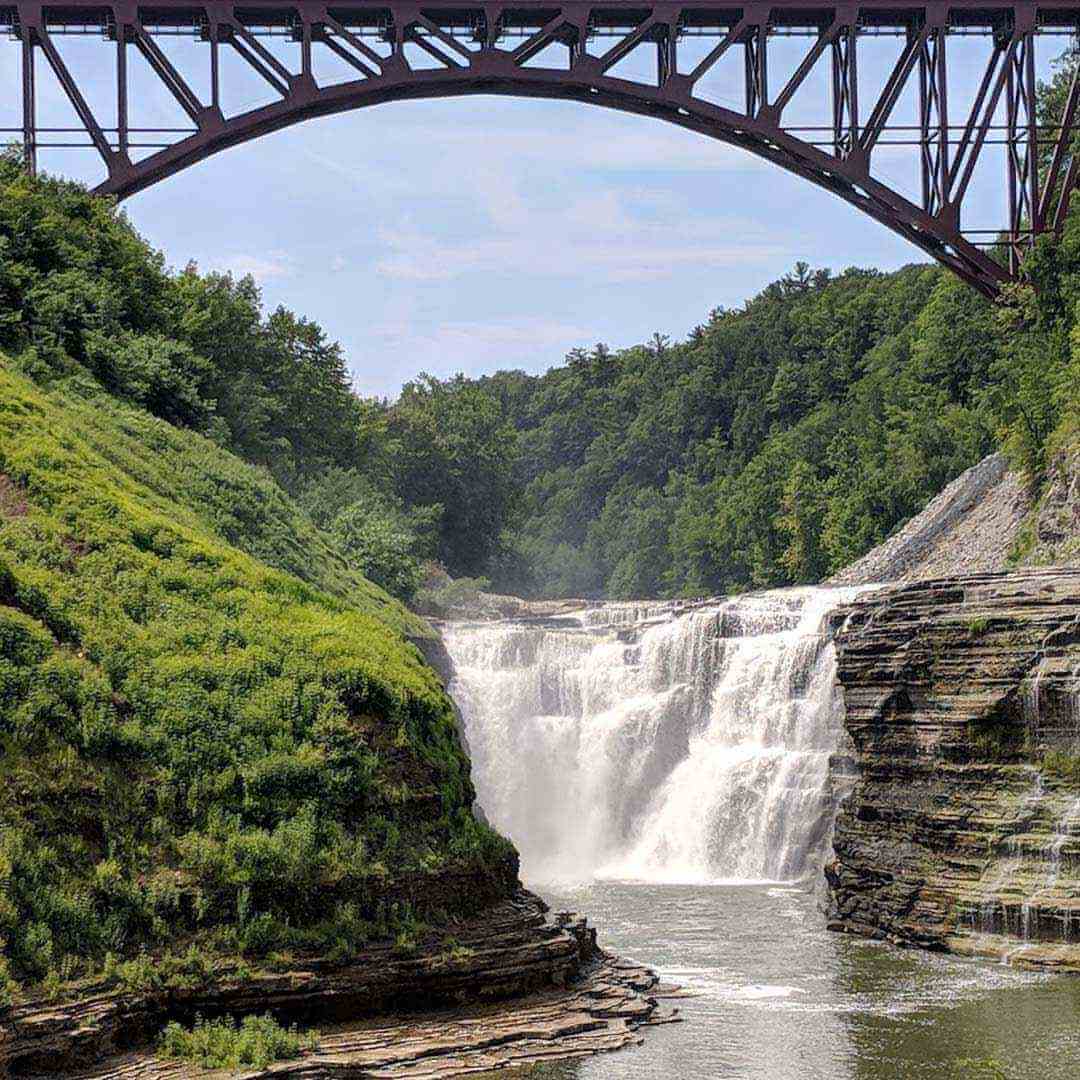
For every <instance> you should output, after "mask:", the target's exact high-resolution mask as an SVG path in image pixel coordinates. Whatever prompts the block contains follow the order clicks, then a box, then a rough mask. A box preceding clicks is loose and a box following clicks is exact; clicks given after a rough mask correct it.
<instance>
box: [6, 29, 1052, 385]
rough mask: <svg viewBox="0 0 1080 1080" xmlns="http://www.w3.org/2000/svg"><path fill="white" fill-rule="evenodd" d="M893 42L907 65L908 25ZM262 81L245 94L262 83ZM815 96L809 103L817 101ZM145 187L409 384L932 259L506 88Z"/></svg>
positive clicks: (71, 42) (983, 181)
mask: <svg viewBox="0 0 1080 1080" xmlns="http://www.w3.org/2000/svg"><path fill="white" fill-rule="evenodd" d="M63 47H64V49H65V50H66V52H65V57H66V58H67V59H68V62H69V63H70V64H71V66H72V67H73V68H78V66H79V64H80V63H82V64H84V65H88V66H87V68H86V70H87V71H88V72H90V74H88V75H87V76H86V78H85V82H86V84H87V85H88V86H89V87H90V93H89V95H88V96H90V98H91V103H92V105H95V106H98V102H100V105H99V108H100V109H101V111H102V113H103V114H105V115H107V109H108V108H109V107H111V106H110V102H111V99H110V95H109V91H108V88H109V85H110V82H111V75H110V74H109V73H107V72H106V73H102V72H98V71H97V70H96V69H94V67H93V65H94V64H95V63H97V62H98V58H100V56H101V55H102V54H101V52H100V51H94V50H95V49H96V50H101V47H102V46H101V43H100V42H93V41H90V42H86V41H85V39H67V40H66V41H65V42H64V45H63ZM792 47H793V48H803V47H805V43H798V42H796V43H794V44H793V46H792ZM871 47H880V48H881V49H882V50H883V58H882V63H881V65H880V67H881V70H882V72H883V73H885V72H887V70H888V68H887V66H886V64H887V62H888V58H887V56H885V55H884V53H885V52H887V51H888V50H889V49H891V48H894V46H893V45H892V43H891V42H888V41H886V42H883V43H882V44H881V45H880V46H877V45H876V44H874V45H872V46H871ZM978 47H979V46H978V44H975V45H968V44H967V43H965V42H963V41H961V42H960V43H959V44H958V50H959V51H957V52H955V53H953V54H952V55H953V57H954V69H955V72H956V79H957V80H958V82H959V84H960V90H959V91H958V92H959V93H960V94H961V97H962V93H963V86H964V85H965V84H968V85H973V84H974V80H975V79H976V78H977V75H978V74H979V73H980V70H981V69H980V66H979V62H978V58H977V54H976V52H975V51H972V53H971V57H972V58H971V61H970V63H968V64H966V65H965V63H964V62H963V59H962V58H963V56H964V54H963V51H962V50H963V49H964V48H969V49H972V50H975V49H977V48H978ZM130 51H131V52H134V50H130ZM1057 51H1060V50H1059V49H1058V48H1057V47H1056V45H1055V46H1054V47H1047V48H1044V49H1043V50H1042V52H1043V54H1044V56H1045V57H1046V58H1048V57H1049V56H1051V55H1054V54H1055V53H1056V52H1057ZM792 58H793V59H792V64H794V63H795V62H797V54H796V53H794V52H793V53H792ZM175 59H176V58H175V56H174V60H175ZM16 61H17V50H16V49H15V48H14V47H10V48H6V49H0V101H3V100H4V91H5V89H6V87H5V86H4V84H3V80H4V79H7V80H8V81H9V82H10V81H12V80H13V79H14V78H15V76H16V74H17V66H16ZM860 63H861V64H862V66H863V68H864V69H865V70H867V71H872V69H873V67H874V65H873V64H871V63H865V62H863V60H862V57H860ZM1043 66H1044V68H1045V61H1044V64H1043ZM775 70H776V69H775V68H774V71H775ZM870 77H872V76H870ZM40 78H41V83H42V87H41V98H42V105H41V108H42V113H43V119H42V122H53V123H56V124H57V125H61V124H66V123H69V122H70V120H69V118H68V116H69V114H67V113H66V112H65V107H64V106H63V105H62V104H61V103H60V102H59V99H58V94H57V93H56V92H55V90H54V89H52V88H51V87H50V84H49V79H50V78H51V76H49V75H47V74H43V75H41V76H40ZM774 78H777V76H776V75H774ZM868 89H872V88H868ZM250 93H251V94H252V95H256V97H253V98H252V101H251V102H238V103H237V109H238V110H239V108H240V107H242V106H244V105H250V104H251V103H254V100H257V95H258V94H259V93H261V90H260V89H259V87H257V86H256V87H253V88H251V91H250ZM95 94H96V96H97V100H95ZM721 97H722V95H718V100H719V99H721ZM812 97H816V98H819V99H820V102H821V103H824V104H825V106H827V100H828V99H827V97H825V95H823V94H816V93H815V94H813V95H812ZM812 97H811V96H809V95H808V96H807V98H806V103H805V106H804V109H805V110H807V111H805V112H804V113H803V114H799V113H798V112H797V111H795V112H794V114H793V115H794V117H795V118H796V119H801V118H802V117H805V121H806V122H812V121H813V120H814V118H813V117H812V116H811V115H810V110H813V109H814V108H816V105H815V104H814V101H813V100H812ZM13 100H14V99H13V96H7V97H6V101H7V106H6V108H7V112H6V113H5V112H4V107H3V106H0V126H9V125H11V124H13V123H14V122H15V118H14V116H13V115H12V109H13V105H12V102H13ZM797 103H798V98H797V99H796V101H795V102H793V105H797ZM139 107H140V108H141V109H142V110H143V117H142V120H141V122H143V123H145V124H147V125H148V126H149V125H150V124H161V125H165V124H168V123H172V122H175V116H174V115H173V114H172V113H171V112H170V110H169V104H168V100H167V99H166V98H164V97H163V96H162V95H161V93H160V91H159V90H158V89H157V88H154V89H153V90H150V89H147V91H146V92H145V93H144V94H143V95H142V96H141V98H140V102H139ZM905 108H906V109H907V110H908V111H911V110H913V108H914V105H913V103H912V102H908V103H907V104H906V105H905V103H903V102H902V103H901V105H900V106H898V113H897V116H898V117H902V116H903V115H904V110H905ZM785 119H786V120H788V122H789V123H790V122H792V115H786V116H785ZM109 122H111V121H109ZM901 154H902V152H901V151H894V150H891V149H888V148H886V149H884V150H883V151H880V152H879V166H880V168H881V170H882V171H883V172H884V173H886V174H887V175H888V174H889V173H890V172H891V175H892V176H893V177H894V178H895V179H896V182H897V183H898V184H899V185H901V186H905V187H910V185H911V183H912V182H913V173H911V171H910V170H909V169H907V167H906V166H904V165H903V158H902V156H901ZM61 155H63V156H61ZM43 164H44V167H46V168H48V169H49V170H51V171H62V172H65V173H67V174H69V175H74V176H76V177H80V178H85V179H88V180H89V179H92V178H93V167H94V161H93V158H92V156H91V155H89V154H83V153H81V152H78V153H73V152H70V151H67V152H65V151H55V152H53V153H52V154H51V155H47V156H43ZM995 165H996V168H994V166H995ZM980 168H981V172H982V173H984V174H985V175H979V174H977V178H976V193H977V194H978V196H979V201H978V203H977V211H978V210H981V209H982V207H983V205H984V204H985V205H986V206H989V204H990V199H991V198H992V197H993V198H996V197H997V194H998V191H999V190H1000V182H999V181H1000V177H1001V173H1000V163H999V161H998V159H988V161H987V163H986V165H985V167H980ZM125 208H126V211H127V213H128V215H129V216H130V218H131V220H132V221H133V223H134V224H135V225H136V226H137V228H138V229H139V230H140V231H141V232H142V233H143V234H144V235H145V236H146V237H147V238H148V239H149V240H150V241H151V242H152V243H153V244H155V245H156V246H158V247H160V248H161V249H162V250H164V252H165V253H166V256H167V258H168V259H169V261H170V263H172V264H173V265H175V266H177V267H179V266H183V265H184V264H185V263H186V262H188V261H189V260H193V261H194V262H196V263H198V265H199V266H200V267H201V268H203V269H205V270H210V269H219V270H231V271H234V272H236V273H252V274H253V275H254V276H255V277H256V278H257V279H258V281H259V282H260V284H261V286H262V289H263V293H264V297H265V299H266V302H267V304H268V305H275V304H277V303H284V304H287V305H288V306H290V307H291V308H293V309H294V310H296V311H298V312H300V313H302V314H305V315H308V316H310V317H312V318H314V319H316V320H317V321H318V322H320V323H321V324H322V325H323V326H324V327H325V328H326V329H327V331H328V332H329V333H330V335H331V336H332V337H334V338H336V339H338V340H340V341H341V343H342V345H343V346H344V348H345V350H346V353H347V355H348V358H349V364H350V367H351V369H352V371H353V373H354V377H355V383H356V387H357V389H358V390H359V391H360V392H362V393H366V394H379V395H387V396H393V395H394V394H396V392H397V391H398V389H399V388H400V386H401V384H402V383H403V382H404V381H406V380H407V379H409V378H410V377H412V376H414V375H415V374H417V373H418V372H420V371H428V372H431V373H432V374H435V375H438V376H447V375H451V374H453V373H455V372H457V371H464V372H466V373H468V374H470V375H478V374H482V373H484V372H490V371H494V370H497V369H498V368H507V367H515V368H523V369H525V370H527V371H532V372H539V371H543V370H545V369H546V368H548V367H550V366H552V365H553V364H556V363H558V362H559V361H560V360H561V359H562V357H563V356H564V354H565V353H566V352H567V350H568V349H570V348H572V347H574V346H575V345H590V344H592V343H594V342H596V341H604V342H606V343H608V344H609V345H612V346H615V347H618V346H624V345H630V344H633V343H635V342H638V341H643V340H646V339H647V338H649V337H650V336H651V335H652V334H653V333H654V332H657V331H658V332H660V333H664V334H668V335H671V336H672V337H675V338H678V337H682V336H684V335H685V334H686V333H687V332H688V331H689V330H690V329H691V328H692V327H693V326H694V325H695V324H697V323H699V322H701V321H703V320H704V319H705V318H706V317H707V315H708V312H709V311H710V309H711V308H713V307H716V306H718V305H725V306H737V305H739V304H741V303H742V302H743V301H744V300H745V299H747V298H748V297H750V296H752V295H753V294H754V293H755V292H756V291H757V290H759V289H760V288H761V287H762V286H764V285H765V284H767V283H768V282H769V281H771V280H773V279H775V278H776V277H778V276H779V275H781V274H783V273H784V272H786V271H787V270H789V269H790V268H791V267H792V265H793V264H794V263H795V262H796V261H798V260H805V261H806V262H809V263H811V264H812V265H814V266H827V267H830V268H832V269H834V270H840V269H842V268H844V267H847V266H851V265H863V266H877V267H881V268H883V269H891V268H895V267H898V266H901V265H903V264H905V263H907V262H912V261H916V260H919V259H921V258H922V255H921V253H920V252H918V251H917V250H916V249H914V248H912V247H910V246H909V245H907V244H906V243H905V242H904V241H902V240H901V239H899V238H898V237H896V236H894V235H893V234H892V233H890V232H889V231H888V230H886V229H885V228H884V227H883V226H881V225H878V224H877V223H876V222H873V221H871V220H870V219H869V218H866V217H864V216H863V215H861V214H859V213H858V212H857V211H855V210H854V209H852V208H851V207H849V206H847V205H846V204H845V203H843V202H841V201H840V200H838V199H836V198H835V197H833V196H831V195H828V194H826V193H824V192H822V191H819V190H818V189H817V188H815V187H813V186H812V185H810V184H808V183H807V182H805V181H802V180H799V179H797V178H795V177H792V176H789V175H788V174H786V173H784V172H783V171H781V170H780V169H778V168H776V167H775V166H772V165H768V164H765V163H763V162H760V161H758V160H757V159H755V158H753V157H751V156H749V155H747V154H745V153H743V152H742V151H739V150H735V149H733V148H730V147H727V146H724V145H723V144H721V143H718V142H715V141H712V140H709V139H707V138H705V137H703V136H700V135H696V134H693V133H691V132H686V131H683V130H681V129H678V128H675V127H670V126H668V125H665V124H662V123H659V122H657V121H655V120H650V119H646V118H641V117H633V116H626V115H622V114H618V113H612V112H608V111H605V110H602V109H595V108H588V107H585V106H581V105H578V104H574V103H564V102H540V101H524V100H511V99H506V98H494V97H471V98H465V99H459V100H441V101H428V102H403V103H396V104H388V105H381V106H379V107H377V108H375V109H370V110H363V111H360V112H356V113H351V114H347V115H343V116H338V117H331V118H327V119H322V120H316V121H309V122H307V123H305V124H302V125H299V126H297V127H294V128H291V129H288V130H286V131H283V132H279V133H277V134H274V135H270V136H267V137H264V138H263V139H260V140H257V141H255V142H253V143H249V144H247V145H245V146H241V147H237V148H235V149H232V150H229V151H226V152H225V153H223V154H219V155H218V156H216V157H214V158H211V159H210V160H208V161H206V162H203V163H201V164H200V165H198V166H195V167H193V168H190V169H188V170H186V171H184V172H182V173H180V174H179V175H177V176H175V177H173V178H171V179H169V180H166V181H164V182H162V183H160V184H158V185H156V186H154V187H152V188H150V189H148V190H147V191H145V192H142V193H140V194H138V195H135V196H133V197H132V198H130V199H129V200H128V201H127V202H126V203H125ZM980 223H981V222H980ZM988 223H989V219H988Z"/></svg>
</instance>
